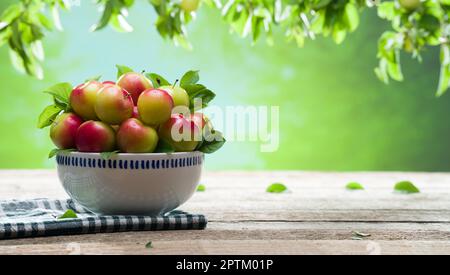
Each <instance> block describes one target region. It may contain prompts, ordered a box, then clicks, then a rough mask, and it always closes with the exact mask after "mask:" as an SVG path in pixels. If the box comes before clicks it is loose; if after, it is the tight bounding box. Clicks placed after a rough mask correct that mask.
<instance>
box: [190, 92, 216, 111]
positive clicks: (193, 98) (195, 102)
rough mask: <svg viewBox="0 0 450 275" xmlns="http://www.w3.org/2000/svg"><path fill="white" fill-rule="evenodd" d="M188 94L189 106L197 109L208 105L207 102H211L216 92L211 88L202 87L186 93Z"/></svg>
mask: <svg viewBox="0 0 450 275" xmlns="http://www.w3.org/2000/svg"><path fill="white" fill-rule="evenodd" d="M188 94H189V100H190V106H189V108H190V109H192V110H194V109H196V108H197V109H199V108H205V107H207V106H208V103H209V102H211V101H212V100H213V99H214V98H215V97H216V94H215V93H213V92H212V91H211V90H208V89H202V90H199V91H196V92H193V93H188ZM200 101H201V105H200V104H199V102H200Z"/></svg>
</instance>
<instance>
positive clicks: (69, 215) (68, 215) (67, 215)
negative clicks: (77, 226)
mask: <svg viewBox="0 0 450 275" xmlns="http://www.w3.org/2000/svg"><path fill="white" fill-rule="evenodd" d="M77 218H78V216H77V214H76V213H75V211H73V210H72V209H69V210H67V211H66V212H65V213H64V214H62V215H61V216H59V217H58V220H64V219H77Z"/></svg>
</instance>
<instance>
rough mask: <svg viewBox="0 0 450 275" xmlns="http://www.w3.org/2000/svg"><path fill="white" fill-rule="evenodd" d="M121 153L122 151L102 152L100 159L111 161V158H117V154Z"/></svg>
mask: <svg viewBox="0 0 450 275" xmlns="http://www.w3.org/2000/svg"><path fill="white" fill-rule="evenodd" d="M119 152H120V151H112V152H102V153H100V157H101V158H102V159H104V160H109V159H111V158H113V157H115V156H117V154H118V153H119Z"/></svg>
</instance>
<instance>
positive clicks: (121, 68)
mask: <svg viewBox="0 0 450 275" xmlns="http://www.w3.org/2000/svg"><path fill="white" fill-rule="evenodd" d="M116 68H117V78H120V77H121V76H122V75H124V74H126V73H131V72H134V70H133V69H131V68H130V67H127V66H124V65H116Z"/></svg>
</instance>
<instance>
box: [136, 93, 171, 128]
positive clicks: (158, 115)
mask: <svg viewBox="0 0 450 275" xmlns="http://www.w3.org/2000/svg"><path fill="white" fill-rule="evenodd" d="M137 107H138V112H139V117H140V119H141V120H142V121H143V122H144V123H145V124H147V125H150V126H158V125H160V124H162V123H164V122H166V121H167V120H168V119H169V118H170V115H171V113H172V109H173V107H174V104H173V99H172V97H171V96H170V95H169V93H167V92H166V91H164V90H160V89H148V90H145V91H144V92H143V93H142V94H141V95H140V96H139V99H138V105H137Z"/></svg>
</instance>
